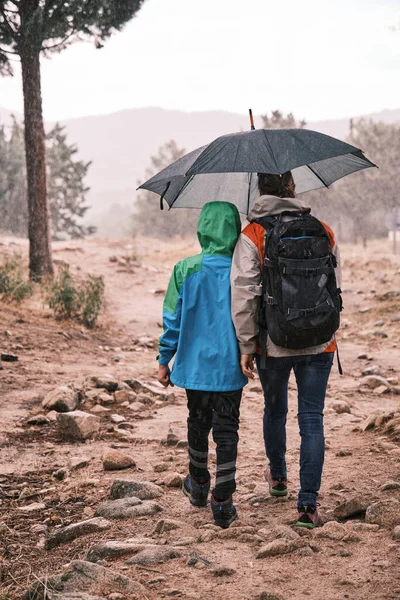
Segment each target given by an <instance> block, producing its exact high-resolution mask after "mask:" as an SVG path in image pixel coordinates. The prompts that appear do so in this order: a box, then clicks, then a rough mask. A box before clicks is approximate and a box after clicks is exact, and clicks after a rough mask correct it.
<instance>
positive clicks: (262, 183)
mask: <svg viewBox="0 0 400 600" xmlns="http://www.w3.org/2000/svg"><path fill="white" fill-rule="evenodd" d="M257 177H258V189H259V192H260V194H261V195H264V194H267V195H269V196H278V198H295V197H296V192H295V190H296V185H295V183H294V179H293V175H292V173H291V171H286V173H283V174H282V175H275V174H273V173H257Z"/></svg>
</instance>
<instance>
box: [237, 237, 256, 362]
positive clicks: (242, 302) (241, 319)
mask: <svg viewBox="0 0 400 600" xmlns="http://www.w3.org/2000/svg"><path fill="white" fill-rule="evenodd" d="M231 290H232V291H231V293H232V320H233V324H234V326H235V330H236V337H237V339H238V342H239V349H240V353H241V354H253V353H254V352H255V351H256V348H257V336H258V331H259V327H258V311H259V307H260V300H261V264H260V257H259V253H258V249H257V247H256V245H255V244H254V243H253V242H252V241H251V240H250V239H249V238H248V237H247V236H245V235H243V233H242V234H241V235H240V237H239V240H238V243H237V244H236V248H235V251H234V253H233V259H232V269H231Z"/></svg>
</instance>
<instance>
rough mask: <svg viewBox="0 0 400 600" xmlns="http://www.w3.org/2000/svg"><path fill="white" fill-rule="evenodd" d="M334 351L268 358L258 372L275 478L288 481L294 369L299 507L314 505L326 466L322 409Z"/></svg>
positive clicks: (265, 436)
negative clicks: (290, 390) (290, 388)
mask: <svg viewBox="0 0 400 600" xmlns="http://www.w3.org/2000/svg"><path fill="white" fill-rule="evenodd" d="M333 355H334V353H333V352H325V353H322V354H315V355H305V356H285V357H282V358H273V357H268V358H267V361H266V367H265V369H261V362H260V357H259V356H257V358H256V360H257V369H258V374H259V376H260V381H261V385H262V387H263V391H264V443H265V450H266V454H267V457H268V458H269V464H270V468H271V475H272V477H273V478H274V479H279V478H280V477H283V478H284V479H286V460H285V454H286V415H287V412H288V383H289V376H290V372H291V370H292V369H293V371H294V374H295V376H296V383H297V389H298V423H299V429H300V436H301V445H300V492H299V496H298V502H297V504H298V506H302V505H310V506H315V505H316V502H317V496H318V491H319V488H320V485H321V476H322V467H323V464H324V443H325V442H324V424H323V420H324V417H323V410H324V403H325V393H326V387H327V385H328V379H329V374H330V372H331V368H332V362H333Z"/></svg>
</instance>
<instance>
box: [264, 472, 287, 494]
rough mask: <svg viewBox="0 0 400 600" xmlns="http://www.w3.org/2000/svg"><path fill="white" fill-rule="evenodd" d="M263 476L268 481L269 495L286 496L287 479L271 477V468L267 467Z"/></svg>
mask: <svg viewBox="0 0 400 600" xmlns="http://www.w3.org/2000/svg"><path fill="white" fill-rule="evenodd" d="M264 477H265V480H266V482H267V483H268V488H269V493H270V494H271V496H287V493H288V488H287V479H283V478H282V477H281V478H280V479H273V478H272V475H271V469H270V468H269V467H267V468H266V469H265V471H264Z"/></svg>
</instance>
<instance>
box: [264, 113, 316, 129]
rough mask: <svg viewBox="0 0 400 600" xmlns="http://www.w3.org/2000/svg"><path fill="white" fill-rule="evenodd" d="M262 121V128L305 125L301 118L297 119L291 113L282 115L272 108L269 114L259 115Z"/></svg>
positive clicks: (299, 127)
mask: <svg viewBox="0 0 400 600" xmlns="http://www.w3.org/2000/svg"><path fill="white" fill-rule="evenodd" d="M261 118H262V121H263V129H304V127H305V126H306V125H307V123H306V121H305V120H304V119H302V120H301V121H297V119H296V118H295V117H294V115H293V113H288V114H287V115H284V114H283V113H282V112H281V111H280V110H273V111H272V113H271V116H269V115H261Z"/></svg>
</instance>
